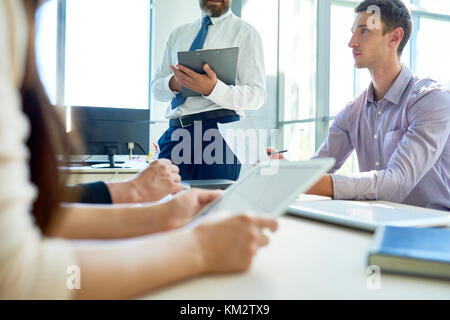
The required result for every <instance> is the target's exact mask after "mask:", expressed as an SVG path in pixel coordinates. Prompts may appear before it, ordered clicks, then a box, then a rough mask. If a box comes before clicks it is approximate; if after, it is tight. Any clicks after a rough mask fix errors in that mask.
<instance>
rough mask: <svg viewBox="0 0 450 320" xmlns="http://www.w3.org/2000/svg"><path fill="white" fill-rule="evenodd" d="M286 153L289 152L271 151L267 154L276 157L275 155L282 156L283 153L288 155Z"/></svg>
mask: <svg viewBox="0 0 450 320" xmlns="http://www.w3.org/2000/svg"><path fill="white" fill-rule="evenodd" d="M286 152H288V150H282V151H275V152H272V151H270V152H267V154H268V155H269V156H274V155H277V154H282V153H286Z"/></svg>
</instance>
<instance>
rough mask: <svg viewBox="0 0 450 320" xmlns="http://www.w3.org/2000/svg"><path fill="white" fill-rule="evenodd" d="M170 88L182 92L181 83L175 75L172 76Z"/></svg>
mask: <svg viewBox="0 0 450 320" xmlns="http://www.w3.org/2000/svg"><path fill="white" fill-rule="evenodd" d="M169 88H170V90H172V91H174V92H181V85H180V83H179V82H178V80H177V78H176V77H175V75H174V76H172V78H170V81H169Z"/></svg>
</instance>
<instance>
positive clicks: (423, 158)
mask: <svg viewBox="0 0 450 320" xmlns="http://www.w3.org/2000/svg"><path fill="white" fill-rule="evenodd" d="M373 5H375V6H378V8H379V9H380V14H381V15H378V17H377V16H375V15H377V13H376V11H377V10H375V13H374V12H373V11H372V10H373V7H372V8H369V7H370V6H373ZM355 12H356V13H357V16H356V20H355V24H354V26H353V30H352V31H353V37H352V38H351V41H350V43H349V47H350V48H352V49H353V56H354V59H355V64H356V67H357V68H367V69H368V70H369V71H370V74H371V77H372V83H371V84H370V86H369V88H368V89H367V90H365V91H364V92H363V93H362V94H361V95H360V96H359V97H357V98H356V99H355V100H353V101H352V102H350V103H349V104H348V105H347V107H346V108H345V109H344V110H342V111H341V112H340V113H339V114H338V115H337V116H336V119H335V121H334V123H333V125H332V126H331V128H330V132H329V135H328V138H327V139H326V140H325V142H324V143H323V144H322V146H321V147H320V149H319V150H318V151H317V153H316V154H315V155H314V158H319V157H333V158H335V159H336V165H335V167H334V168H333V170H332V173H334V172H336V170H338V169H339V168H340V167H341V166H342V164H343V163H344V162H345V160H346V159H347V158H348V157H349V156H350V154H351V153H352V151H353V150H354V149H355V150H356V153H357V156H358V161H359V167H360V171H361V173H358V174H354V175H352V176H346V175H337V174H331V175H326V176H324V177H323V178H322V179H321V180H320V181H319V182H318V183H317V184H316V185H315V186H314V187H313V188H312V189H311V190H310V191H309V193H311V194H318V195H325V196H330V197H334V198H335V199H349V200H386V201H393V202H402V203H405V204H409V205H415V206H422V207H428V208H434V209H440V210H450V169H449V168H450V139H449V134H450V93H449V91H448V90H447V89H445V88H443V87H442V86H440V85H439V84H438V83H437V82H436V81H433V80H431V79H420V78H418V77H416V76H414V75H412V74H411V71H410V70H409V69H408V68H407V67H406V66H405V65H402V63H401V62H400V57H401V54H402V51H403V49H404V48H405V46H406V44H407V43H408V40H409V37H410V35H411V30H412V22H411V13H410V11H409V10H408V9H407V8H406V7H405V5H404V4H403V2H402V1H400V0H389V1H388V0H365V1H363V2H361V3H360V4H359V5H358V6H357V8H356V9H355ZM379 17H381V21H380V22H381V23H380V27H375V28H374V27H373V26H374V23H373V22H374V21H375V22H376V21H377V20H376V19H377V18H379ZM374 18H375V20H374Z"/></svg>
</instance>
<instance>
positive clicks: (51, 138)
mask: <svg viewBox="0 0 450 320" xmlns="http://www.w3.org/2000/svg"><path fill="white" fill-rule="evenodd" d="M23 2H24V4H25V8H26V12H27V16H28V26H29V33H28V49H27V58H26V69H25V75H24V80H23V83H22V86H21V88H20V94H21V97H22V106H23V112H24V113H25V115H26V116H27V117H28V120H29V122H30V124H31V134H30V137H29V139H28V141H27V146H28V149H29V151H30V159H29V167H30V173H31V181H32V183H33V184H34V185H35V186H36V187H37V188H38V190H39V195H38V197H37V199H36V201H35V202H34V204H33V215H34V218H35V223H36V224H37V225H38V226H39V227H40V229H41V230H42V232H44V233H45V232H46V230H47V228H48V226H49V224H50V222H51V221H52V220H53V214H54V213H55V211H56V209H57V208H58V205H59V203H60V201H61V199H62V197H63V186H64V179H63V177H62V176H61V175H60V174H59V172H58V159H57V155H58V156H62V157H66V156H67V155H68V154H70V152H71V151H72V150H74V149H75V145H76V144H75V143H72V142H70V141H69V140H68V137H67V134H66V130H65V124H64V120H63V118H62V116H61V115H60V114H58V112H57V110H56V107H55V106H52V105H51V103H50V100H49V98H48V96H47V94H46V92H45V89H44V87H43V85H42V82H41V80H40V78H39V73H38V70H37V66H36V55H35V31H34V25H35V15H36V11H37V9H38V6H39V1H37V0H23Z"/></svg>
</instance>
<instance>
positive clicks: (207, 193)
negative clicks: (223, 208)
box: [165, 189, 222, 230]
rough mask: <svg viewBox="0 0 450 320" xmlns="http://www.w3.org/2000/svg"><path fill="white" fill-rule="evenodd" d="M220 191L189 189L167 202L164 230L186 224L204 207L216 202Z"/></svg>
mask: <svg viewBox="0 0 450 320" xmlns="http://www.w3.org/2000/svg"><path fill="white" fill-rule="evenodd" d="M221 194H222V192H221V191H220V190H202V189H190V190H189V191H186V192H181V193H180V194H178V195H177V196H175V197H174V198H173V199H172V200H171V201H169V202H167V203H166V204H167V209H166V211H167V215H166V216H165V217H166V228H167V230H171V229H177V228H180V227H182V226H184V225H185V224H186V223H188V222H189V221H190V220H191V219H192V217H193V216H194V215H195V214H196V213H198V212H200V210H202V209H203V208H204V207H205V206H207V205H208V204H210V203H211V202H212V201H214V200H216V199H217V198H218V197H220V195H221Z"/></svg>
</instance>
